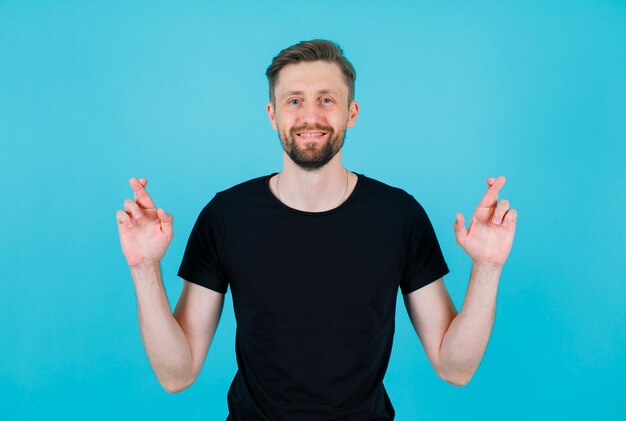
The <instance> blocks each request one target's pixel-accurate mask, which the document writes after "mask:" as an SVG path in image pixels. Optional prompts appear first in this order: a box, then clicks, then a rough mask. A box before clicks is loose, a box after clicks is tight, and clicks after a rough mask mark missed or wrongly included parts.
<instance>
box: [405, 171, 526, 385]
mask: <svg viewBox="0 0 626 421" xmlns="http://www.w3.org/2000/svg"><path fill="white" fill-rule="evenodd" d="M505 181H506V180H505V179H504V177H498V179H494V178H489V179H488V180H487V184H488V186H489V188H488V190H487V193H486V194H485V196H484V197H483V198H482V200H481V201H480V203H479V204H478V207H477V208H476V211H475V212H474V215H473V216H472V220H471V222H470V225H469V228H468V229H465V223H464V218H463V215H462V214H457V219H456V221H455V224H454V231H455V234H456V241H457V243H458V244H459V245H460V246H461V247H462V248H463V250H465V251H466V252H467V254H468V255H469V256H470V257H471V258H472V261H473V264H472V270H471V274H470V280H469V285H468V288H467V293H466V295H465V300H464V302H463V307H462V309H461V311H460V312H459V313H457V312H456V309H455V308H454V304H453V303H452V300H451V299H450V296H449V294H448V291H447V290H446V288H445V286H444V284H443V278H442V279H439V280H438V281H436V282H433V283H431V284H430V285H427V286H425V287H423V288H420V289H418V290H416V291H413V292H412V293H410V294H407V295H405V296H404V303H405V305H406V308H407V312H408V313H409V318H410V319H411V322H412V323H413V326H414V328H415V331H416V332H417V335H418V336H419V338H420V340H421V342H422V345H423V346H424V349H425V351H426V354H427V356H428V358H429V360H430V362H431V364H432V365H433V368H434V369H435V371H436V372H437V374H438V375H439V376H440V377H441V378H442V379H444V380H446V381H447V382H449V383H451V384H454V385H458V386H463V385H465V384H467V383H468V382H469V381H470V379H471V378H472V376H473V374H474V372H475V371H476V369H477V368H478V365H479V364H480V361H481V360H482V357H483V355H484V353H485V349H486V348H487V343H488V342H489V337H490V335H491V330H492V327H493V322H494V319H495V309H496V296H497V291H498V282H499V279H500V274H501V272H502V266H503V265H504V262H505V261H506V258H507V256H508V254H509V252H510V250H511V245H512V243H513V237H514V234H515V223H516V219H517V211H516V210H515V209H510V206H509V202H508V201H507V200H501V201H499V202H498V192H499V190H500V189H501V188H502V186H503V185H504V183H505Z"/></svg>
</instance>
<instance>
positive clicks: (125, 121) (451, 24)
mask: <svg viewBox="0 0 626 421" xmlns="http://www.w3.org/2000/svg"><path fill="white" fill-rule="evenodd" d="M312 38H329V39H332V40H334V41H336V42H338V43H339V44H340V45H341V46H342V47H343V48H344V50H345V53H346V55H347V57H348V58H349V59H350V60H351V61H352V63H353V64H354V65H355V67H356V69H357V73H358V77H357V86H356V99H357V100H358V101H359V102H360V107H361V113H360V115H359V119H358V121H357V124H356V126H355V127H354V128H353V129H351V130H349V131H348V136H347V139H346V145H345V148H344V163H345V165H346V167H347V168H348V169H350V170H352V171H356V172H362V173H365V174H366V175H368V176H370V177H374V178H378V179H380V180H382V181H385V182H387V183H388V184H391V185H395V186H398V187H402V188H404V189H405V190H407V191H408V192H410V193H411V194H413V195H414V196H415V197H416V198H417V199H418V200H419V201H420V202H421V203H422V204H423V206H424V207H425V208H426V210H427V211H428V213H429V215H430V217H431V219H432V222H433V225H434V226H435V229H436V232H437V234H438V236H439V239H440V242H441V245H442V248H443V251H444V254H445V256H446V259H447V260H448V263H449V265H450V267H451V270H452V271H451V273H450V275H448V276H447V277H446V284H447V286H448V288H449V290H450V293H451V295H452V297H453V300H454V302H455V303H456V306H457V308H459V309H460V308H461V305H462V303H463V298H464V294H465V290H466V287H467V281H468V275H469V267H470V261H469V258H468V257H467V256H466V255H465V254H464V252H463V251H462V250H461V249H460V248H459V247H458V246H457V245H456V243H455V241H454V234H453V230H452V223H453V221H454V217H455V214H456V212H457V211H461V212H463V213H464V214H465V215H466V217H468V216H469V215H471V213H472V211H473V208H474V206H475V205H476V203H477V202H478V200H479V198H480V197H481V196H482V194H483V192H484V190H485V179H486V178H487V177H488V176H497V175H500V174H503V175H506V176H507V179H508V182H507V184H506V186H505V188H504V190H503V194H502V196H501V197H506V198H508V199H510V201H511V203H512V205H513V206H514V207H516V208H517V209H518V211H519V214H520V219H519V222H518V231H517V236H516V239H515V243H514V246H513V251H512V253H511V255H510V257H509V261H508V262H507V265H506V267H505V270H504V273H503V276H502V279H501V282H500V288H499V293H498V307H497V316H496V322H495V326H494V331H493V334H492V337H491V342H490V344H489V346H488V348H487V352H486V354H485V357H484V360H483V362H482V363H481V365H480V367H479V369H478V371H477V373H476V374H475V376H474V378H473V379H472V381H471V382H470V383H469V384H468V385H467V386H466V387H463V388H458V387H455V386H452V385H449V384H447V383H445V382H444V381H442V380H440V379H439V378H438V377H437V376H436V374H435V373H434V371H433V370H432V368H431V367H430V364H429V363H428V361H427V359H426V356H425V354H424V351H423V349H422V347H421V345H420V343H419V340H418V338H417V336H416V335H415V333H414V331H413V328H412V326H411V325H410V322H409V320H408V317H407V314H406V311H405V309H404V306H403V305H402V301H401V299H400V297H399V302H398V311H397V327H396V337H395V344H394V350H393V354H392V357H391V362H390V366H389V370H388V372H387V376H386V379H385V385H386V387H387V390H388V392H389V395H390V397H391V400H392V402H393V404H394V406H395V408H396V411H397V419H398V420H399V421H404V420H415V419H419V420H451V419H465V420H501V419H508V420H517V419H519V420H525V419H531V418H533V419H553V418H555V417H556V418H560V419H583V418H587V417H589V418H593V419H618V418H619V417H620V416H623V414H624V412H625V409H626V407H625V405H624V403H623V401H621V399H620V398H623V396H624V386H623V384H624V383H623V381H624V377H625V375H626V352H625V351H626V334H625V331H626V329H625V327H626V326H625V324H626V323H625V321H624V317H623V309H624V304H625V303H626V286H625V282H624V281H625V275H624V274H625V272H626V267H625V266H626V263H625V261H626V259H625V257H626V256H625V254H626V253H625V251H626V222H625V220H626V218H625V211H626V199H625V197H626V195H625V194H624V193H625V189H624V183H623V182H624V176H623V173H622V171H621V170H619V168H622V167H623V166H624V162H625V159H624V158H625V156H626V154H625V152H626V148H625V146H624V143H625V141H626V2H624V1H595V2H594V1H545V2H544V1H536V2H535V1H533V2H529V1H526V2H501V1H498V2H495V1H494V2H446V3H445V4H442V3H441V2H434V1H428V2H390V3H388V4H387V5H385V6H382V2H373V1H372V2H367V1H358V2H357V1H345V2H334V1H317V2H310V3H308V2H307V3H304V2H302V3H295V2H282V1H272V2H255V3H253V2H243V1H232V2H200V1H198V2H189V1H186V2H163V1H160V2H153V1H150V2H148V1H145V2H124V1H107V2H104V1H102V2H79V1H75V2H70V1H57V2H53V1H49V2H44V1H6V0H0V142H1V150H0V192H1V206H0V221H2V234H1V235H0V259H1V264H0V281H1V284H0V285H1V290H0V315H1V318H0V335H1V336H0V400H1V402H2V404H1V405H0V418H2V419H9V420H13V419H35V418H47V419H98V420H99V419H102V420H109V419H150V420H165V419H173V418H174V417H180V418H181V419H189V420H195V419H198V420H201V419H202V420H205V419H215V420H220V419H221V420H223V419H224V418H225V415H226V413H227V408H226V392H227V390H228V386H229V385H230V381H231V379H232V377H233V375H234V373H235V370H236V365H235V364H236V363H235V355H234V333H235V323H234V317H233V311H232V300H231V295H230V291H229V292H228V294H227V296H226V304H225V307H224V313H223V316H222V319H221V322H220V325H219V328H218V330H217V333H216V337H215V340H214V343H213V345H212V347H211V349H210V351H209V354H208V357H207V360H206V362H205V365H204V369H203V371H202V372H201V375H200V377H199V378H198V380H197V382H196V383H195V384H194V385H193V386H192V387H191V388H190V389H188V390H186V391H184V392H183V393H180V394H176V395H169V394H167V393H166V392H165V391H164V390H163V389H162V388H161V387H160V386H159V384H158V382H157V380H156V378H155V376H154V375H153V374H152V371H151V369H150V366H149V364H148V361H147V358H146V356H145V354H144V350H143V346H142V343H141V339H140V335H139V331H138V323H137V313H136V304H135V296H134V289H133V285H132V281H131V278H130V273H129V271H128V268H127V266H126V263H125V259H124V257H123V255H122V253H121V248H120V245H119V239H118V232H117V227H116V221H115V211H116V210H117V209H121V208H122V204H123V201H124V199H125V198H127V197H132V191H131V189H130V187H129V186H128V179H129V178H130V177H133V176H134V177H147V178H148V180H149V185H148V187H149V191H150V192H151V194H152V196H153V198H154V199H155V202H156V203H157V205H158V206H161V207H163V208H165V209H166V210H167V211H168V212H170V213H172V214H173V215H174V217H175V232H176V235H175V237H174V240H173V242H172V244H171V246H170V248H169V250H168V252H167V254H166V256H165V258H164V260H163V261H162V269H163V273H164V279H165V281H164V282H165V286H166V289H167V293H168V297H169V299H170V304H171V305H172V306H173V305H174V303H175V302H176V299H177V298H178V294H179V292H180V288H181V281H180V279H178V278H177V276H176V272H177V269H178V265H179V263H180V259H181V257H182V252H183V249H184V246H185V244H186V241H187V236H188V234H189V231H190V229H191V226H192V224H193V223H194V221H195V219H196V217H197V214H198V212H199V211H200V209H201V208H202V207H203V206H204V204H206V203H207V202H208V200H210V199H211V197H212V196H213V194H214V193H215V192H216V191H218V190H222V189H225V188H227V187H230V186H232V185H234V184H237V183H239V182H241V181H244V180H246V179H249V178H252V177H256V176H259V175H263V174H267V173H270V172H272V171H278V170H280V167H281V162H282V161H281V157H282V150H281V148H280V145H279V141H278V138H277V136H276V133H275V132H274V131H273V130H272V129H271V126H270V124H269V121H268V120H267V116H266V114H265V109H264V107H265V104H266V102H267V82H266V79H265V76H264V71H265V69H266V67H267V66H268V65H269V63H270V60H271V58H272V57H273V56H274V55H275V54H276V53H278V51H279V50H280V49H282V48H284V47H287V46H289V45H291V44H294V43H296V42H298V41H301V40H305V39H312Z"/></svg>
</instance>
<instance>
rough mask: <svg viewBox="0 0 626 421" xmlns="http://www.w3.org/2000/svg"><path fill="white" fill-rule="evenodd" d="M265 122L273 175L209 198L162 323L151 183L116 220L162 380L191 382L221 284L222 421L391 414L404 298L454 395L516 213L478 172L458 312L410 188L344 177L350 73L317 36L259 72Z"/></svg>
mask: <svg viewBox="0 0 626 421" xmlns="http://www.w3.org/2000/svg"><path fill="white" fill-rule="evenodd" d="M266 74H267V77H268V81H269V88H270V90H269V92H270V103H269V104H268V105H267V114H268V116H269V119H270V122H271V124H272V126H273V128H274V129H275V130H276V131H277V132H278V136H279V138H280V142H281V144H282V147H283V151H284V152H283V168H282V170H281V171H280V172H279V173H272V174H269V175H264V176H261V177H258V178H255V179H252V180H249V181H246V182H243V183H241V184H239V185H237V186H234V187H231V188H229V189H227V190H224V191H221V192H218V193H217V194H216V195H215V196H214V197H213V198H212V199H211V200H210V202H209V203H208V204H207V205H206V206H205V207H204V209H203V210H202V211H201V212H200V215H199V216H198V219H197V221H196V223H195V225H194V227H193V229H192V231H191V234H190V236H189V240H188V243H187V247H186V249H185V253H184V256H183V259H182V263H181V265H180V268H179V271H178V275H179V276H180V277H181V278H182V279H183V280H184V285H183V291H182V293H181V296H180V298H179V300H178V303H177V305H176V309H175V310H174V313H173V314H172V313H171V311H170V308H169V304H168V301H167V298H166V295H165V292H164V290H163V283H162V280H161V270H160V260H161V258H162V257H163V255H164V254H165V251H166V250H167V247H168V246H169V243H170V241H171V239H172V236H173V229H172V225H173V218H172V216H171V215H169V214H168V213H166V212H165V211H164V210H163V209H160V208H157V207H156V206H155V205H154V202H153V201H152V199H151V198H150V196H149V195H148V193H147V191H146V184H147V180H146V179H143V178H142V179H140V180H138V179H135V178H132V179H131V180H130V184H131V187H132V188H133V190H134V192H135V198H134V200H131V199H127V200H126V201H125V202H124V210H120V211H118V212H117V221H118V227H119V233H120V240H121V244H122V250H123V252H124V255H125V256H126V259H127V262H128V264H129V266H130V270H131V274H132V277H133V281H134V285H135V290H136V295H137V303H138V312H139V322H140V329H141V334H142V338H143V341H144V344H145V348H146V352H147V355H148V358H149V360H150V363H151V365H152V367H153V369H154V372H155V373H156V375H157V378H158V379H159V381H160V383H161V384H162V385H163V387H164V388H165V389H166V390H168V391H169V392H178V391H180V390H183V389H185V388H186V387H188V386H189V385H190V384H192V383H193V382H194V381H195V379H196V378H197V376H198V373H199V372H200V369H201V367H202V364H203V362H204V360H205V357H206V354H207V352H208V349H209V347H210V344H211V341H212V339H213V336H214V333H215V330H216V328H217V325H218V321H219V318H220V315H221V313H222V308H223V303H224V294H226V292H227V290H228V287H229V286H230V289H231V293H232V298H233V306H234V311H235V317H236V320H237V333H236V345H235V351H236V356H237V366H238V371H237V373H236V375H235V377H234V379H233V381H232V384H231V386H230V389H229V391H228V397H227V399H228V409H229V415H228V418H227V419H229V420H246V421H247V420H272V421H274V420H359V421H361V420H393V419H394V417H395V410H394V408H393V405H392V404H391V401H390V399H389V396H388V395H387V392H386V390H385V387H384V385H383V378H384V376H385V372H386V370H387V365H388V363H389V357H390V354H391V349H392V343H393V334H394V330H395V308H396V299H397V295H398V290H400V291H401V293H402V296H403V299H404V304H405V306H406V309H407V312H408V315H409V317H410V320H411V322H412V323H413V326H414V328H415V331H416V333H417V335H418V336H419V339H420V341H421V343H422V345H423V347H424V350H425V353H426V355H427V357H428V359H429V361H430V362H431V364H432V366H433V368H434V370H435V371H436V372H437V374H438V375H439V376H440V377H441V378H442V379H444V380H445V381H447V382H449V383H451V384H454V385H459V386H460V385H465V384H467V382H468V381H469V380H470V378H471V377H472V376H473V374H474V372H475V371H476V369H477V367H478V365H479V363H480V361H481V359H482V356H483V354H484V351H485V348H486V346H487V343H488V340H489V336H490V333H491V329H492V326H493V321H494V316H495V303H496V293H497V287H498V282H499V278H500V273H501V270H502V266H503V264H504V262H505V260H506V258H507V256H508V254H509V251H510V249H511V245H512V242H513V236H514V233H515V222H516V218H517V213H516V211H515V210H514V209H511V208H510V207H509V203H508V201H506V200H498V192H499V190H500V189H501V188H502V186H503V184H504V181H505V180H504V177H499V178H497V179H495V178H488V179H487V185H488V188H487V192H486V193H485V195H484V196H483V198H482V199H481V200H480V202H479V204H478V207H477V208H476V211H475V212H474V215H473V216H472V219H471V223H470V225H469V228H468V229H466V228H465V223H464V218H463V216H462V215H461V214H457V219H456V221H455V223H454V231H455V234H456V240H457V243H458V244H459V245H460V246H461V247H462V248H463V249H464V250H465V251H466V252H467V253H468V255H469V256H470V258H471V259H472V261H473V265H472V270H471V273H470V280H469V286H468V288H467V294H466V297H465V301H464V304H463V308H462V310H461V311H460V312H457V311H456V309H455V307H454V305H453V303H452V300H451V299H450V296H449V294H448V292H447V289H446V287H445V285H444V281H443V276H444V275H445V274H446V273H448V267H447V265H446V262H445V261H444V258H443V255H442V252H441V249H440V247H439V243H438V241H437V238H436V236H435V233H434V230H433V227H432V225H431V223H430V221H429V219H428V216H427V215H426V213H425V212H424V209H423V208H422V207H421V206H420V204H419V203H418V202H417V200H415V198H414V197H413V196H411V195H410V194H408V193H407V192H405V191H403V190H401V189H398V188H395V187H391V186H389V185H387V184H384V183H382V182H380V181H377V180H375V179H373V178H370V177H367V176H365V175H364V174H359V173H355V172H352V171H348V170H347V169H346V168H345V167H344V166H343V164H342V159H341V148H342V145H343V142H344V138H345V133H346V129H348V128H350V127H352V126H354V124H355V122H356V119H357V115H358V113H359V106H358V103H357V102H356V101H355V100H354V81H355V78H356V73H355V71H354V68H353V67H352V65H351V64H350V62H349V61H348V60H347V59H346V58H345V57H344V56H343V53H342V51H341V49H340V48H339V47H338V46H337V45H336V44H334V43H332V42H330V41H324V40H313V41H307V42H301V43H299V44H296V45H294V46H291V47H289V48H287V49H285V50H283V51H281V52H280V53H279V54H278V55H277V56H276V57H274V59H273V61H272V63H271V65H270V66H269V68H268V69H267V73H266Z"/></svg>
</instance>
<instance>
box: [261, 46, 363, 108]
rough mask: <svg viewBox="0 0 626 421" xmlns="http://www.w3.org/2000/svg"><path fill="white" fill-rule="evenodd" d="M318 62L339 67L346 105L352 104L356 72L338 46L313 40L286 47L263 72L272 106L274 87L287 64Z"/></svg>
mask: <svg viewBox="0 0 626 421" xmlns="http://www.w3.org/2000/svg"><path fill="white" fill-rule="evenodd" d="M318 60H322V61H327V62H329V63H335V64H337V65H338V66H339V69H340V70H341V73H342V74H343V78H344V80H345V82H346V85H348V103H350V102H352V101H353V100H354V81H355V80H356V71H355V70H354V67H353V66H352V63H350V62H349V61H348V59H347V58H346V57H345V56H344V55H343V50H342V49H341V47H340V46H339V45H338V44H336V43H334V42H332V41H328V40H323V39H314V40H311V41H301V42H299V43H298V44H295V45H292V46H291V47H287V48H285V49H284V50H282V51H281V52H280V53H278V55H277V56H276V57H274V58H273V59H272V63H271V64H270V65H269V67H268V68H267V70H266V71H265V76H267V81H268V83H269V89H270V101H271V102H272V104H274V103H275V98H274V86H275V85H276V81H277V80H278V74H279V73H280V71H281V69H282V68H283V67H285V66H286V65H288V64H296V63H301V62H307V61H318Z"/></svg>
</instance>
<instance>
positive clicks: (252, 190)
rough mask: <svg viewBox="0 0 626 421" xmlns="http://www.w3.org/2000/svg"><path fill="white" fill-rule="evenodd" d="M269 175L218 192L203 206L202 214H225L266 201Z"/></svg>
mask: <svg viewBox="0 0 626 421" xmlns="http://www.w3.org/2000/svg"><path fill="white" fill-rule="evenodd" d="M270 177H271V174H270V175H263V176H260V177H255V178H252V179H250V180H246V181H243V182H241V183H239V184H236V185H234V186H232V187H229V188H227V189H224V190H219V191H218V192H217V193H215V195H214V196H213V198H212V199H211V200H210V201H209V202H208V203H207V204H206V205H205V206H204V208H203V209H202V211H201V213H203V214H213V215H215V214H216V213H218V214H227V213H229V212H230V211H232V210H234V209H237V208H242V207H244V208H245V207H248V206H252V205H254V204H258V203H259V202H261V201H264V200H266V196H267V192H266V191H265V190H266V189H267V190H269V187H268V186H267V185H266V184H267V181H268V179H269V178H270Z"/></svg>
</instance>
